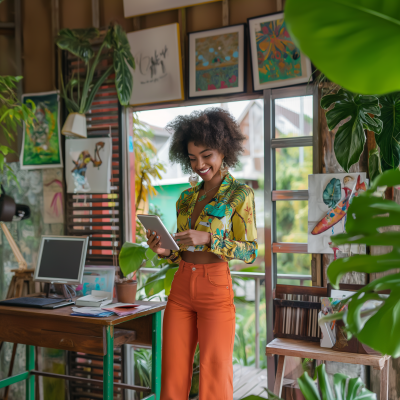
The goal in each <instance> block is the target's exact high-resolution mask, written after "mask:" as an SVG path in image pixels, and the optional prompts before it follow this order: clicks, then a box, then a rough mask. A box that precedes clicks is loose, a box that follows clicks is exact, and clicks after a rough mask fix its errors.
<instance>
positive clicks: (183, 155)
mask: <svg viewBox="0 0 400 400" xmlns="http://www.w3.org/2000/svg"><path fill="white" fill-rule="evenodd" d="M167 128H168V129H169V130H171V131H172V132H173V136H172V143H171V147H170V159H171V160H172V161H173V162H178V163H180V164H181V165H182V167H183V169H184V170H185V171H187V172H189V171H191V172H192V176H191V178H190V179H189V181H193V178H194V176H195V177H196V178H197V179H198V176H200V177H201V178H202V179H203V182H201V183H200V184H198V185H197V186H195V187H192V188H191V189H188V190H185V191H184V192H183V193H182V194H181V196H180V197H179V199H178V201H177V203H176V211H177V233H176V234H174V237H175V240H176V242H177V244H178V245H179V248H180V249H179V251H171V250H167V249H164V248H163V247H162V243H161V241H160V238H159V236H158V235H157V232H147V237H148V242H147V243H148V245H149V246H150V248H151V249H152V250H153V251H155V252H156V253H158V255H159V257H160V258H166V259H168V260H169V261H170V262H171V263H177V264H179V268H178V271H177V272H176V273H175V277H174V280H173V283H172V288H171V293H170V295H169V298H168V303H167V307H166V310H165V314H164V324H163V349H162V378H161V400H187V399H188V396H189V392H190V387H191V380H192V370H193V357H194V352H195V349H196V345H197V343H199V347H200V387H199V395H200V400H213V399H215V400H231V399H232V398H233V385H232V378H233V368H232V353H233V344H234V337H235V312H236V309H235V305H234V303H233V297H234V294H233V290H232V279H231V277H230V270H229V267H228V261H230V260H233V259H237V260H242V261H244V262H246V263H252V262H253V261H254V260H255V258H256V257H257V241H256V240H257V229H256V218H255V209H254V194H253V191H252V189H250V188H249V187H248V186H246V185H244V184H242V183H239V182H238V181H236V180H235V179H234V178H233V177H232V176H231V175H230V174H229V173H228V168H230V167H233V166H235V165H236V164H237V163H238V161H239V155H240V154H241V152H242V151H243V141H244V140H245V136H244V135H243V134H242V133H241V132H240V128H239V126H238V124H237V123H236V121H235V120H234V119H233V117H232V116H231V115H230V114H229V113H228V112H227V111H225V110H223V109H220V108H208V109H206V110H205V111H197V112H193V113H192V114H191V115H190V116H179V117H177V118H176V119H175V120H174V121H172V122H171V123H170V124H169V125H168V126H167Z"/></svg>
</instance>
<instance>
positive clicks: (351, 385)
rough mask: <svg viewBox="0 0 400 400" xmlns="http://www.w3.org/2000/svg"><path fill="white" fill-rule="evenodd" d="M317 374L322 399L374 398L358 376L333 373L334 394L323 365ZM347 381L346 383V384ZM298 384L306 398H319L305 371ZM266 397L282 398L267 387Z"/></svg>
mask: <svg viewBox="0 0 400 400" xmlns="http://www.w3.org/2000/svg"><path fill="white" fill-rule="evenodd" d="M316 372H317V376H318V384H319V389H320V391H321V394H322V400H335V399H336V400H376V394H375V393H372V392H370V391H369V390H368V389H366V388H365V387H364V384H363V382H362V380H361V379H360V378H351V379H349V378H348V376H346V375H343V374H335V375H334V377H333V390H334V392H335V396H334V395H333V393H332V389H331V386H330V383H329V380H328V376H327V373H326V371H325V365H324V364H322V365H320V366H318V367H317V368H316ZM347 381H348V384H346V383H347ZM297 382H298V383H299V386H300V390H301V393H302V394H303V396H304V397H305V398H306V400H321V396H320V394H319V392H318V389H317V386H316V385H315V382H314V381H313V380H312V379H311V378H310V376H309V375H308V373H307V372H304V374H303V375H302V376H301V377H300V378H299V379H298V380H297ZM265 390H266V392H268V399H271V400H282V399H281V398H279V397H278V396H275V395H274V394H273V393H272V392H270V391H269V390H268V389H265ZM263 399H264V397H259V396H248V397H245V398H244V399H243V400H263Z"/></svg>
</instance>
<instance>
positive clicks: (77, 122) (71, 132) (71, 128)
mask: <svg viewBox="0 0 400 400" xmlns="http://www.w3.org/2000/svg"><path fill="white" fill-rule="evenodd" d="M61 133H62V134H63V135H64V136H71V137H81V138H86V137H87V129H86V115H85V114H79V113H71V114H69V115H68V117H67V119H66V120H65V123H64V126H63V127H62V129H61Z"/></svg>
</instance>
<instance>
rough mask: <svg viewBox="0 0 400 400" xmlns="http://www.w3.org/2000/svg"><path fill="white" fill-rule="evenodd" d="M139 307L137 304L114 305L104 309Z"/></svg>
mask: <svg viewBox="0 0 400 400" xmlns="http://www.w3.org/2000/svg"><path fill="white" fill-rule="evenodd" d="M132 307H139V304H136V303H113V304H108V305H106V306H103V307H102V308H103V309H104V308H132Z"/></svg>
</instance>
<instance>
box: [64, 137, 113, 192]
mask: <svg viewBox="0 0 400 400" xmlns="http://www.w3.org/2000/svg"><path fill="white" fill-rule="evenodd" d="M111 158H112V140H111V138H110V137H102V138H88V139H75V138H67V139H66V140H65V182H66V185H67V193H104V194H105V193H111V168H112V167H111Z"/></svg>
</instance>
